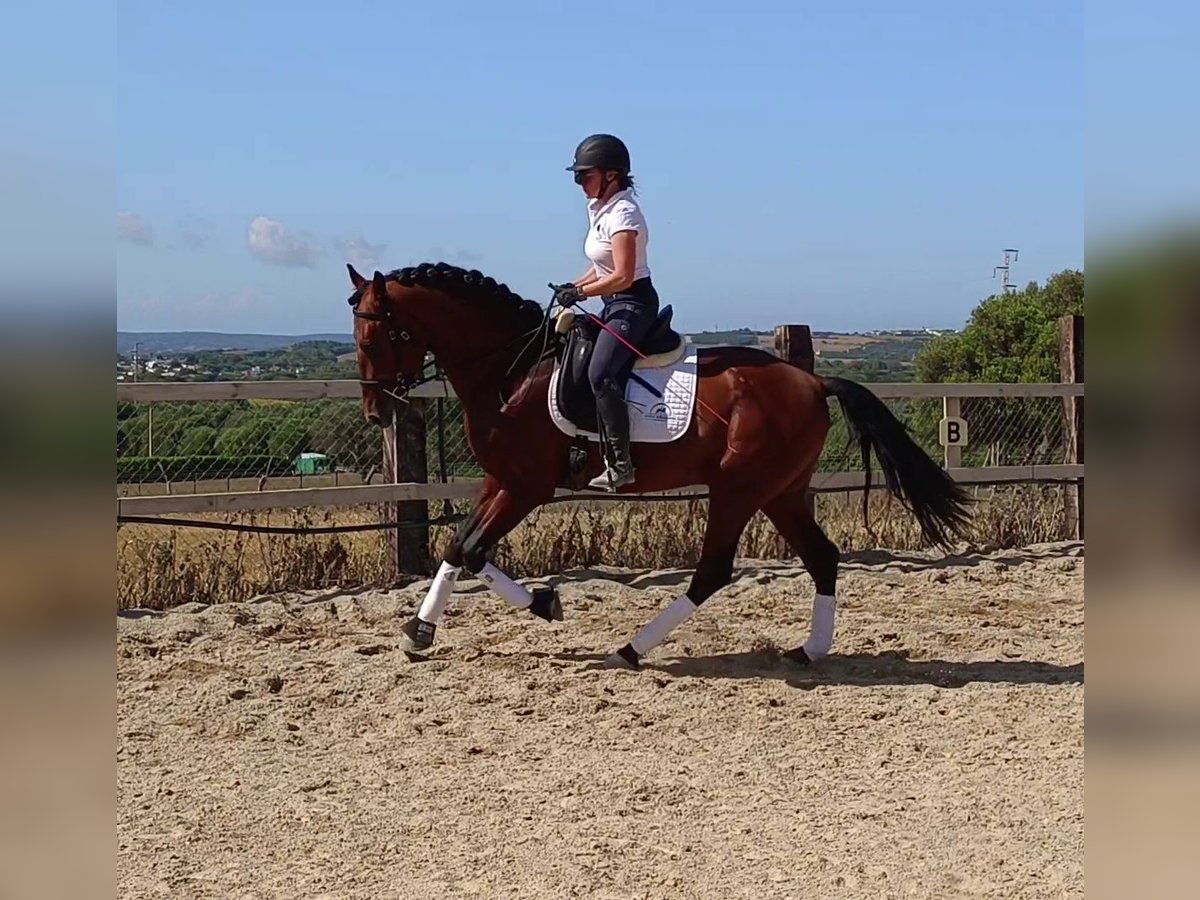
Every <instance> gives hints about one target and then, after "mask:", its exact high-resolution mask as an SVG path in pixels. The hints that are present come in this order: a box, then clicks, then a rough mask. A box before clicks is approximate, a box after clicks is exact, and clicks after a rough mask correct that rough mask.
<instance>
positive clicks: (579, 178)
mask: <svg viewBox="0 0 1200 900" xmlns="http://www.w3.org/2000/svg"><path fill="white" fill-rule="evenodd" d="M595 171H596V170H595V169H581V170H580V171H578V172H576V173H575V183H576V184H583V183H584V182H585V181H586V180H587V177H588V176H589V175H591V174H592V173H593V172H595Z"/></svg>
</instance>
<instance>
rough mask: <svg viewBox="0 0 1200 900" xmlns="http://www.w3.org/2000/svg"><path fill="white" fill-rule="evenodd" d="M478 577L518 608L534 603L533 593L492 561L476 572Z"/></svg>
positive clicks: (524, 607)
mask: <svg viewBox="0 0 1200 900" xmlns="http://www.w3.org/2000/svg"><path fill="white" fill-rule="evenodd" d="M476 577H478V578H479V579H480V580H481V581H483V582H484V583H485V584H486V585H487V586H488V587H490V588H491V589H492V590H493V591H495V592H496V593H497V594H499V595H500V596H501V597H503V598H504V599H505V600H507V601H508V602H509V603H511V604H512V605H513V606H515V607H516V608H517V609H528V608H529V605H530V604H531V603H533V595H532V594H530V593H529V591H527V590H525V588H523V587H521V585H519V584H517V583H516V582H515V581H513V580H512V579H511V578H509V577H508V576H507V575H505V574H504V573H503V572H501V571H500V570H499V569H497V568H496V567H495V566H493V565H492V564H491V563H485V564H484V567H483V568H482V569H480V570H479V572H478V573H476Z"/></svg>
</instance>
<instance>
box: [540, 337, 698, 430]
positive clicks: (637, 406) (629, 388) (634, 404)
mask: <svg viewBox="0 0 1200 900" xmlns="http://www.w3.org/2000/svg"><path fill="white" fill-rule="evenodd" d="M696 355H697V351H696V345H695V344H693V343H692V342H691V341H688V342H687V348H686V351H685V352H684V355H683V358H682V359H680V360H679V361H678V362H676V363H672V364H671V365H669V366H660V367H656V368H653V369H635V370H634V377H631V378H630V379H629V381H628V382H627V384H626V386H625V402H626V403H627V404H628V406H629V441H630V443H634V444H637V443H647V444H661V443H666V442H668V441H673V440H676V439H677V438H679V437H681V436H682V435H683V433H684V432H686V431H687V430H688V425H690V424H691V421H692V408H693V407H694V406H695V403H696V380H697V376H696ZM559 371H560V367H559V366H555V367H554V374H553V375H551V376H550V390H549V391H547V394H548V395H549V398H550V418H551V419H553V420H554V424H555V425H557V426H558V430H559V431H561V432H562V433H563V434H569V435H571V436H572V437H576V436H581V437H586V438H588V439H589V440H593V441H599V440H600V435H598V434H596V433H595V432H592V431H584V430H582V429H579V428H576V427H575V424H574V423H573V422H571V421H569V420H568V419H567V418H565V417H564V416H563V414H562V412H560V411H559V408H558V375H559ZM639 378H640V379H641V380H642V381H645V382H646V383H647V384H649V385H650V386H651V387H652V388H653V389H654V391H655V392H656V393H657V394H658V396H655V394H654V393H651V392H650V391H648V390H646V388H645V387H644V386H643V385H642V384H640V383H639V382H638V379H639Z"/></svg>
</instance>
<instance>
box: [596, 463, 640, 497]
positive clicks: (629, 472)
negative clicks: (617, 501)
mask: <svg viewBox="0 0 1200 900" xmlns="http://www.w3.org/2000/svg"><path fill="white" fill-rule="evenodd" d="M635 477H636V476H635V474H634V471H633V467H632V466H631V467H629V468H628V469H626V470H625V471H624V472H618V471H617V470H616V469H614V468H613V467H612V466H610V465H606V466H605V467H604V471H603V472H601V473H600V474H599V475H597V476H596V477H595V478H593V479H592V480H591V481H589V482H588V487H590V488H598V489H599V490H602V491H615V490H616V489H617V488H622V487H625V486H626V485H629V484H633V482H634V480H635Z"/></svg>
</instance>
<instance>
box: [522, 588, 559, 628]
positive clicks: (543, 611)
mask: <svg viewBox="0 0 1200 900" xmlns="http://www.w3.org/2000/svg"><path fill="white" fill-rule="evenodd" d="M529 611H530V612H531V613H533V614H534V615H535V616H537V617H538V618H539V619H545V620H546V621H547V622H561V621H562V620H563V607H562V599H561V598H560V597H559V596H558V590H557V589H556V588H552V587H536V588H534V589H533V603H531V604H530V605H529Z"/></svg>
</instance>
